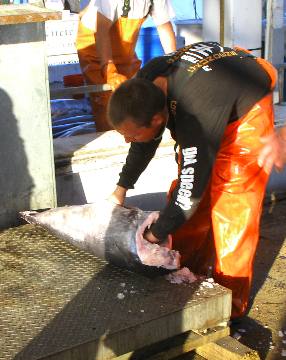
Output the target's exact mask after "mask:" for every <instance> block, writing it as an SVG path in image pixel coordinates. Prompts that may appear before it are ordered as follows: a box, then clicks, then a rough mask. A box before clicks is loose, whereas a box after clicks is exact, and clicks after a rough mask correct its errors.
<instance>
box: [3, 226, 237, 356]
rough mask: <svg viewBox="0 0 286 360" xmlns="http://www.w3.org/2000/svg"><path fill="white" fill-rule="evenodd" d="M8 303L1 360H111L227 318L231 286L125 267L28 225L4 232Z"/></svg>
mask: <svg viewBox="0 0 286 360" xmlns="http://www.w3.org/2000/svg"><path fill="white" fill-rule="evenodd" d="M0 304H1V312H0V351H1V356H0V358H1V360H8V359H9V360H10V359H15V360H20V359H21V360H34V359H49V360H59V359H64V360H66V359H69V360H71V359H72V360H78V359H80V360H81V359H82V360H91V359H99V360H102V359H104V360H106V359H113V358H116V357H120V359H121V358H122V355H123V354H126V353H130V352H134V351H135V352H136V351H137V350H138V349H141V348H143V347H146V346H148V345H150V344H154V343H158V342H160V341H162V340H165V339H167V338H171V337H174V336H176V335H178V334H182V333H184V332H187V331H189V330H199V329H206V328H214V327H215V326H217V325H218V324H219V323H221V322H224V321H227V320H228V319H229V316H230V308H231V292H230V291H229V290H227V289H225V288H223V287H221V286H219V285H217V284H214V286H213V287H205V286H203V285H202V284H201V283H200V282H196V283H193V284H190V285H177V284H171V283H169V282H168V281H167V280H166V279H165V278H164V277H163V276H159V277H157V278H155V279H150V278H148V277H145V276H142V275H138V274H135V273H132V272H129V271H126V270H124V269H119V268H117V267H114V266H112V265H110V264H107V263H106V262H104V261H101V260H99V259H97V258H95V257H94V256H93V255H90V254H88V253H86V252H83V251H80V250H78V249H76V248H74V247H73V246H71V245H69V244H66V243H65V242H63V241H62V240H59V239H58V238H56V237H54V236H52V235H50V234H49V233H47V232H46V231H45V230H43V229H42V228H40V227H37V226H34V225H24V226H20V227H17V228H11V229H8V230H5V231H2V232H1V233H0ZM224 336H225V335H224ZM133 358H136V357H133ZM138 358H140V357H138ZM142 359H146V357H142Z"/></svg>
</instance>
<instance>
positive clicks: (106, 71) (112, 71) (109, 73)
mask: <svg viewBox="0 0 286 360" xmlns="http://www.w3.org/2000/svg"><path fill="white" fill-rule="evenodd" d="M102 76H103V77H106V82H107V84H108V85H110V87H111V90H112V91H114V90H115V89H116V88H118V86H119V85H120V84H122V83H123V82H124V81H126V80H127V77H126V76H125V75H122V74H119V73H118V71H117V68H116V66H115V64H114V63H113V62H112V61H111V60H109V61H108V62H107V63H106V64H104V65H103V66H102Z"/></svg>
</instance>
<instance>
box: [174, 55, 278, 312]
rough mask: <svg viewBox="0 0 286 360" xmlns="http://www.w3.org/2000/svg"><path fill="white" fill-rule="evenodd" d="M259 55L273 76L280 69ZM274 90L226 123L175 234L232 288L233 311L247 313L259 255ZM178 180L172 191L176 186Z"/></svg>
mask: <svg viewBox="0 0 286 360" xmlns="http://www.w3.org/2000/svg"><path fill="white" fill-rule="evenodd" d="M256 61H257V62H258V63H259V64H260V65H261V66H262V67H263V68H264V69H265V70H266V71H267V73H268V74H269V76H270V77H271V80H272V83H271V86H272V89H273V88H274V85H275V82H276V70H275V69H274V68H273V67H272V65H271V64H269V63H268V62H266V61H265V60H263V59H260V58H258V59H256ZM273 123H274V116H273V102H272V94H269V95H267V96H265V97H264V98H263V99H262V100H260V101H259V102H257V103H256V104H255V105H254V106H253V107H252V109H251V110H250V111H249V112H248V113H247V114H245V115H244V116H243V117H241V118H240V119H238V120H237V121H235V122H233V123H231V124H229V125H228V126H227V127H226V130H225V133H224V136H223V139H222V142H221V145H220V148H219V151H218V154H217V157H216V161H215V164H214V167H213V170H212V176H211V180H210V182H209V185H208V188H207V190H206V191H205V193H204V196H203V198H202V200H201V202H200V204H199V207H198V209H197V211H196V212H195V214H194V215H193V216H192V217H191V218H190V219H189V220H188V221H187V222H186V223H185V224H184V225H182V226H181V227H180V228H179V229H178V230H177V231H176V232H175V233H174V234H172V235H173V247H174V248H175V249H176V250H179V251H180V253H181V255H182V263H183V264H185V265H187V266H189V267H190V269H191V270H193V271H194V272H195V273H198V274H208V268H210V267H213V271H212V275H213V277H214V279H215V281H216V282H218V283H219V284H221V285H223V286H225V287H227V288H229V289H231V290H232V303H233V306H232V317H233V318H234V317H239V316H242V315H243V314H244V313H245V311H246V309H247V305H248V300H249V293H250V285H251V280H252V274H253V261H254V256H255V252H256V248H257V244H258V239H259V223H260V216H261V212H262V204H263V198H264V194H265V189H266V185H267V181H268V174H266V173H265V171H264V170H263V169H262V168H260V167H259V166H258V164H257V158H258V154H259V152H260V150H261V148H262V146H263V144H262V143H261V142H260V139H261V137H263V136H266V135H268V134H270V133H271V132H272V131H273ZM177 181H178V180H174V181H173V183H172V185H171V188H170V192H172V191H173V189H174V188H175V187H176V183H177Z"/></svg>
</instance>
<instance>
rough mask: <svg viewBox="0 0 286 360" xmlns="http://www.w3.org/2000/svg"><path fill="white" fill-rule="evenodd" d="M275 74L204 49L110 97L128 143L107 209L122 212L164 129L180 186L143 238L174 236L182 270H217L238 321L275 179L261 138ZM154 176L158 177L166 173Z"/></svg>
mask: <svg viewBox="0 0 286 360" xmlns="http://www.w3.org/2000/svg"><path fill="white" fill-rule="evenodd" d="M275 82H276V70H275V69H274V67H272V65H271V64H269V63H268V62H266V61H265V60H263V59H261V58H255V57H254V56H252V55H251V54H249V53H248V52H247V51H246V50H243V49H239V48H233V49H232V48H227V47H223V46H221V45H220V44H218V43H216V42H201V43H196V44H192V45H190V46H186V47H184V48H182V49H179V50H178V51H176V52H175V53H173V54H170V55H165V56H162V57H158V58H155V59H153V60H151V61H149V62H148V63H147V64H146V65H145V66H144V67H143V68H142V69H141V70H140V71H139V72H138V73H137V75H136V78H134V79H130V80H127V81H126V82H125V83H123V84H121V85H120V86H119V87H118V88H117V89H116V90H115V92H114V93H113V94H112V96H111V98H110V101H109V106H108V117H109V120H110V122H111V123H112V126H113V127H114V128H115V130H117V131H118V132H119V133H120V134H122V135H123V136H124V138H125V141H126V142H130V143H131V145H130V149H129V153H128V156H127V159H126V163H125V165H124V166H123V168H122V172H121V174H120V178H119V181H118V183H117V186H116V188H115V190H114V192H113V193H112V194H111V196H110V199H111V200H112V201H114V202H116V203H117V204H120V205H122V204H123V203H124V200H125V197H126V192H127V190H128V189H132V188H133V187H134V184H135V183H136V181H137V179H138V178H139V176H140V174H141V173H142V172H143V171H144V169H145V168H146V167H147V165H148V163H149V162H150V160H151V158H152V157H153V156H154V154H155V151H156V149H157V147H158V145H159V143H160V141H161V139H162V133H163V132H164V130H165V128H168V129H169V130H170V132H171V135H172V137H173V138H174V140H175V141H176V148H177V150H178V152H177V160H178V179H176V180H174V181H173V183H172V184H171V187H170V190H169V202H168V204H167V206H166V207H165V209H164V210H163V211H161V212H160V216H159V218H158V220H157V221H156V223H154V224H153V225H151V228H150V229H149V230H148V231H147V232H146V233H145V235H144V236H145V238H146V239H147V240H148V241H150V242H155V243H160V242H161V241H163V240H164V239H165V238H166V237H167V235H168V234H171V235H172V237H173V247H174V248H175V249H176V250H178V251H179V252H180V254H181V256H182V265H183V266H184V265H185V266H189V267H190V269H191V270H192V271H194V272H195V273H197V274H205V275H208V276H209V275H210V274H209V269H210V268H212V269H213V274H212V275H213V277H214V279H215V281H216V282H218V283H219V284H221V285H223V286H225V287H227V288H229V289H231V290H232V315H231V316H232V318H237V317H241V316H243V315H244V314H245V313H246V310H247V305H248V301H249V293H250V286H251V280H252V274H253V261H254V256H255V252H256V248H257V244H258V239H259V222H260V216H261V211H262V203H263V198H264V194H265V189H266V184H267V181H268V177H269V174H268V173H266V172H265V171H264V169H263V168H261V167H260V166H259V165H258V155H259V153H260V150H261V148H262V147H263V144H262V143H261V137H263V136H267V135H269V134H271V133H272V131H273V122H274V121H273V120H274V119H273V117H274V115H273V101H272V93H273V88H274V86H275ZM154 176H157V177H160V172H159V171H158V173H157V174H154Z"/></svg>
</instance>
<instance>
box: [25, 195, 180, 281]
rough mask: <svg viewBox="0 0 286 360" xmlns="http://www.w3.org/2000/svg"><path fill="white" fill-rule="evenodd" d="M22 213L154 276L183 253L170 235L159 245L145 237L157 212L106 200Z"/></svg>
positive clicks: (62, 235) (119, 262) (104, 255)
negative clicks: (172, 245) (127, 206)
mask: <svg viewBox="0 0 286 360" xmlns="http://www.w3.org/2000/svg"><path fill="white" fill-rule="evenodd" d="M20 216H21V217H22V218H23V219H25V220H26V221H27V222H29V223H33V224H37V225H40V226H43V227H44V228H46V229H47V230H48V231H49V232H51V233H53V234H55V235H56V236H57V237H59V238H60V239H63V240H65V241H67V242H69V243H71V244H73V245H74V246H76V247H78V248H80V249H83V250H87V251H89V252H91V253H92V254H94V255H96V256H97V257H98V258H101V259H104V260H107V261H108V262H110V263H113V264H115V265H117V266H120V267H125V268H127V269H129V270H133V271H137V272H144V273H146V274H147V275H148V274H150V275H153V274H156V273H158V274H159V273H160V274H162V273H164V272H166V271H167V270H168V271H170V270H177V269H179V268H180V254H179V253H178V252H177V251H175V250H172V249H171V237H169V238H168V239H166V241H165V243H164V244H163V245H160V246H159V245H157V244H151V243H149V242H148V241H146V240H145V239H144V238H143V234H144V231H145V229H146V228H147V227H148V226H150V225H151V224H152V223H153V222H155V221H156V220H157V218H158V216H159V213H158V212H145V211H142V210H140V209H138V208H125V207H123V206H119V205H116V204H113V203H112V202H111V201H108V200H105V201H100V202H99V203H92V204H86V205H74V206H64V207H59V208H55V209H50V210H46V211H43V212H36V211H24V212H21V213H20ZM162 269H165V271H162Z"/></svg>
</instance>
